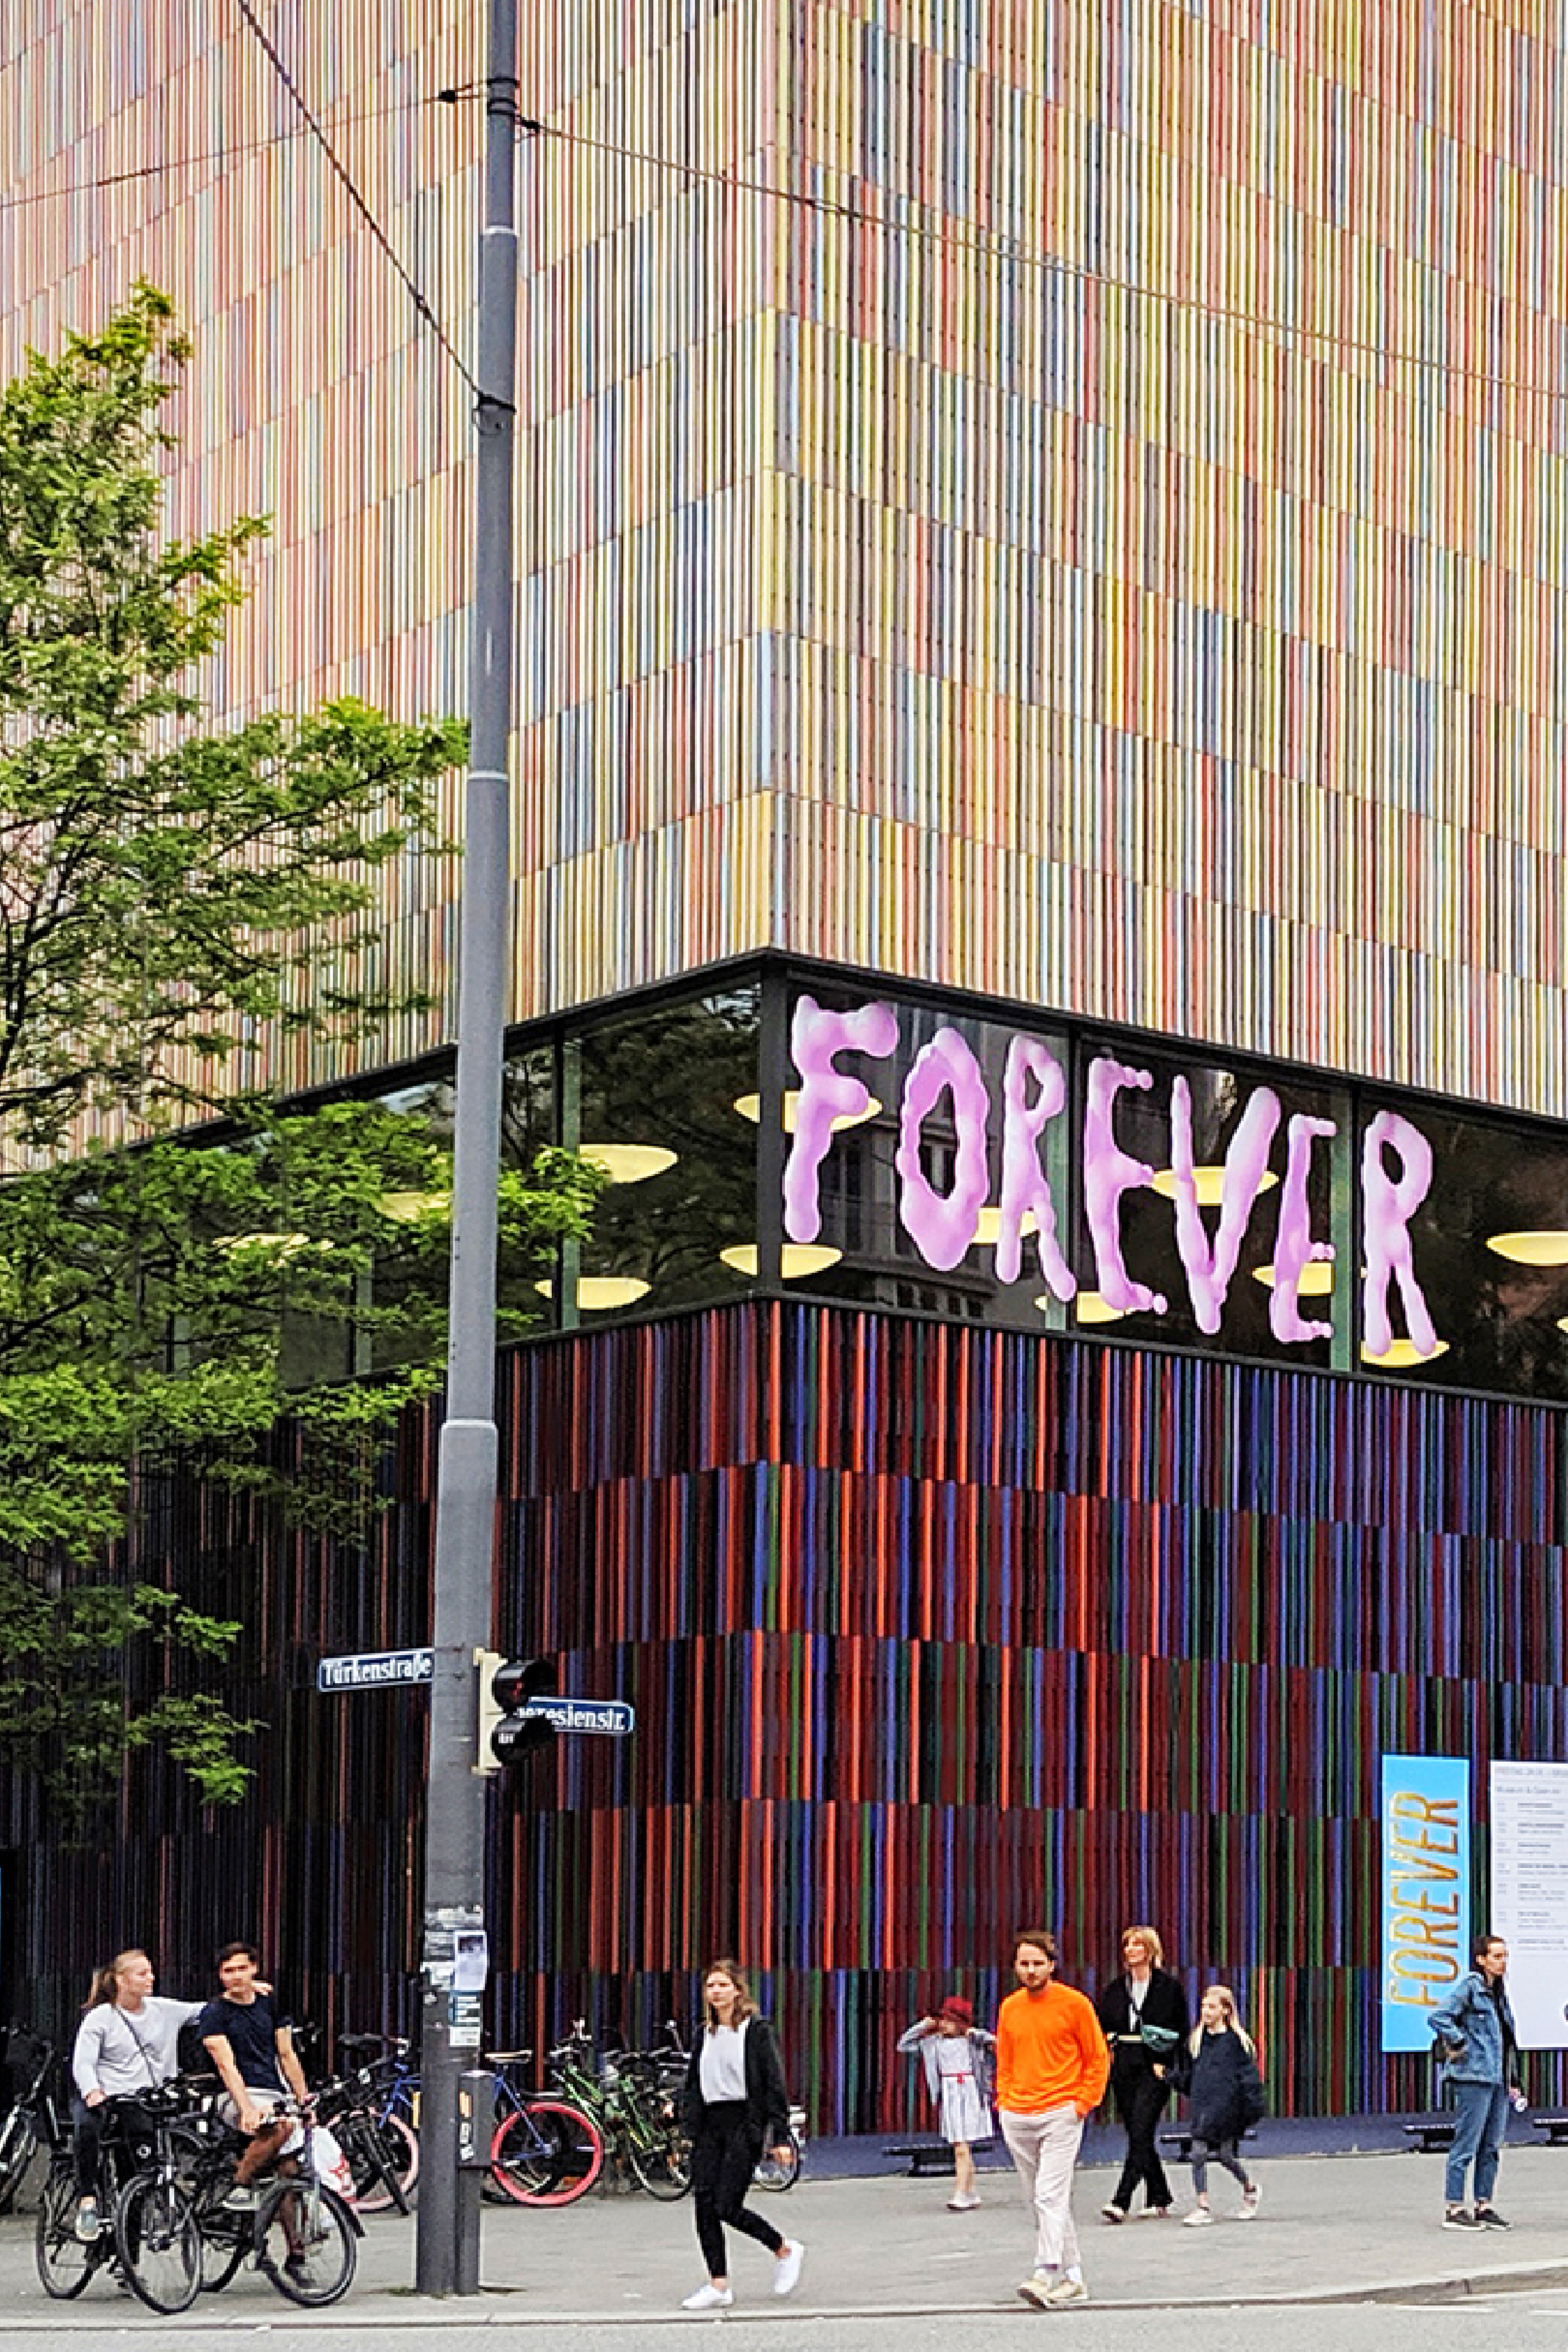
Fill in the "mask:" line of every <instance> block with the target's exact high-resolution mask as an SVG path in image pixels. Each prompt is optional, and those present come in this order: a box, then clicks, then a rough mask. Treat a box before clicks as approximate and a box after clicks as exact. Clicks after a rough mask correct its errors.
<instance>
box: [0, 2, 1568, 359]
mask: <svg viewBox="0 0 1568 2352" xmlns="http://www.w3.org/2000/svg"><path fill="white" fill-rule="evenodd" d="M235 5H237V7H238V8H239V10H240V12H241V14H242V15H243V16H244V17H245V18H246V21H247V24H248V25H249V26H250V27H251V28H252V30H253V31H254V32H255V34H256V37H257V38H258V40H259V41H260V42H261V44H262V47H264V48H265V50H266V51H267V54H268V58H270V59H271V61H272V63H273V65H274V67H275V68H276V69H277V71H278V72H279V76H280V78H281V79H282V80H283V82H284V84H285V87H286V88H287V89H289V94H290V96H292V97H293V99H294V100H295V103H296V104H297V105H298V106H299V108H300V112H301V114H302V115H303V116H304V118H305V129H304V130H303V131H279V132H275V133H273V134H272V135H271V136H269V137H268V138H266V139H257V140H252V141H250V142H243V143H236V144H234V145H231V146H228V147H225V148H221V149H213V150H208V151H207V152H205V153H201V154H196V155H184V156H168V157H165V158H164V159H163V160H162V161H161V162H159V163H144V164H141V165H138V166H137V167H136V168H135V169H133V170H131V171H127V172H110V173H104V174H102V175H101V176H100V177H99V178H96V179H90V180H73V181H70V182H68V184H66V185H65V186H64V187H59V188H42V189H38V190H37V191H35V192H34V193H32V194H28V195H23V196H0V212H8V211H12V210H16V209H17V208H19V207H21V206H23V205H42V204H52V203H57V202H61V201H63V200H64V199H65V198H67V197H68V196H75V195H80V194H86V193H89V192H90V191H92V190H94V189H100V188H112V187H120V186H123V185H125V184H129V183H133V182H135V181H138V180H146V179H156V178H160V177H162V176H163V175H165V174H168V173H174V172H182V171H190V170H195V168H196V167H197V166H198V165H200V164H202V163H218V162H223V161H226V160H227V159H228V158H229V157H232V156H234V155H238V154H253V153H259V152H262V151H263V150H265V149H267V148H269V147H277V146H281V145H283V144H284V143H285V142H288V141H289V140H290V139H294V138H299V137H304V136H313V137H314V138H315V139H316V141H317V142H318V143H319V145H320V146H321V152H322V153H323V154H324V155H325V156H326V158H327V161H328V163H330V165H331V169H332V171H333V172H334V173H336V175H337V177H338V178H339V179H340V180H341V181H342V184H343V186H344V188H345V189H346V191H347V192H348V194H349V195H350V197H351V199H352V200H353V205H354V206H355V208H356V210H357V211H358V212H359V214H360V215H361V217H362V218H363V220H364V222H365V223H366V225H367V226H368V227H369V228H370V230H371V233H372V235H373V236H374V238H375V240H376V243H377V245H378V246H379V247H381V250H382V252H383V253H384V255H385V257H386V259H387V260H388V262H389V263H390V264H391V266H392V268H394V269H395V272H396V274H397V276H398V278H399V280H400V281H401V283H402V284H403V285H404V286H405V288H406V289H407V290H408V293H409V295H410V298H411V299H412V300H413V302H414V304H415V307H416V310H417V311H418V313H419V315H420V317H421V319H422V320H424V322H425V323H426V325H427V326H428V327H429V329H430V331H431V332H432V333H433V334H434V335H435V336H436V338H437V341H438V342H439V343H440V345H441V347H442V349H443V351H445V352H446V353H447V357H448V358H449V359H450V360H451V361H452V363H453V365H454V366H455V367H456V368H457V369H458V373H459V374H460V375H461V376H462V378H463V381H464V383H466V384H467V385H468V389H469V390H470V392H472V393H473V394H474V395H475V397H476V398H478V397H479V386H478V384H477V383H476V382H475V380H474V378H473V376H472V374H471V373H469V371H468V367H467V366H466V365H465V364H464V362H463V361H462V359H461V358H460V356H459V355H458V352H457V351H456V350H455V348H454V347H453V344H452V342H451V340H450V338H449V337H448V336H447V332H446V331H445V329H444V328H443V327H442V325H441V323H440V321H439V320H438V319H437V317H436V315H435V313H434V311H433V310H431V308H430V305H429V303H428V301H427V300H426V297H425V295H424V294H423V292H422V291H421V290H420V289H419V287H418V286H417V284H416V281H415V280H414V278H412V277H411V276H410V275H409V273H408V271H407V269H406V268H405V267H404V265H403V262H402V260H401V259H400V258H399V257H398V254H397V252H396V249H395V247H394V246H393V244H392V242H391V240H390V239H389V238H388V236H387V235H386V232H385V230H384V228H383V227H382V226H381V224H380V222H379V221H378V220H377V219H376V217H375V215H374V213H373V212H372V210H371V208H370V206H369V205H367V204H366V202H365V200H364V198H363V195H362V194H360V191H359V189H358V187H357V186H356V185H355V184H354V181H353V177H352V176H351V174H350V173H348V171H347V170H346V168H345V167H344V165H343V164H342V163H341V162H340V161H339V159H338V157H337V155H336V154H335V153H334V152H333V150H332V148H331V143H330V142H329V141H328V139H327V137H326V135H325V131H324V128H323V126H322V125H321V123H320V122H319V121H317V119H316V117H315V116H314V115H313V114H312V113H311V111H310V106H309V105H308V103H307V102H306V100H305V99H304V98H303V97H302V95H301V94H300V90H299V89H298V87H297V86H296V84H295V83H294V81H293V79H292V78H291V77H290V76H289V71H288V68H287V67H286V65H285V64H284V63H283V61H282V59H281V58H279V55H278V52H277V50H276V49H275V48H274V47H273V46H272V43H271V42H270V40H269V39H268V36H267V34H266V32H265V31H264V30H263V29H262V28H261V26H259V25H258V22H257V19H256V17H255V15H254V13H253V11H252V10H251V8H250V6H249V5H248V0H235ZM482 95H483V89H482V85H480V84H479V83H472V82H469V83H463V84H461V85H458V86H457V87H454V88H450V89H441V90H437V92H435V93H434V95H433V96H432V97H430V98H428V99H413V100H401V101H399V102H398V103H397V104H396V105H394V106H386V107H372V108H368V109H366V110H365V111H364V112H363V113H361V114H354V115H348V116H345V117H344V118H343V119H342V121H341V122H339V123H334V124H333V125H332V126H331V127H332V128H333V129H334V130H337V129H342V128H346V127H348V126H350V125H352V124H354V123H359V122H370V121H381V120H384V119H386V118H388V117H390V116H393V115H396V114H405V113H412V112H415V111H416V110H417V109H419V108H420V107H422V106H436V105H444V106H456V105H457V104H458V102H459V101H460V100H463V99H467V98H479V97H482ZM518 131H519V134H520V136H522V137H526V138H531V139H538V140H541V141H542V140H555V141H557V142H560V143H561V144H562V145H563V146H571V147H578V148H582V149H584V150H586V151H588V152H592V153H595V154H600V155H613V156H616V157H617V158H618V159H619V160H620V161H622V162H623V163H635V164H637V165H638V166H639V167H640V168H642V169H644V170H647V171H653V172H667V173H670V174H672V175H673V176H674V177H676V178H678V179H680V180H682V181H685V182H688V183H689V182H691V181H701V182H702V183H704V184H706V185H709V186H711V187H719V188H731V189H733V190H734V191H735V192H736V193H737V194H742V195H752V196H757V197H759V198H762V199H763V200H765V201H767V202H769V203H773V204H779V205H786V206H791V207H793V208H794V209H795V210H796V211H800V212H810V213H816V214H817V215H820V216H821V217H822V218H824V219H826V220H838V221H844V222H847V223H848V224H850V225H851V226H856V227H863V228H868V229H872V230H874V231H875V232H876V233H877V234H878V235H879V236H885V237H889V238H895V237H909V238H911V239H913V240H915V241H916V242H918V243H921V244H923V245H927V246H930V247H933V248H934V249H936V250H938V251H942V252H947V253H954V254H961V253H962V254H969V255H972V256H973V257H977V258H979V259H981V260H984V261H992V262H1003V263H1012V264H1014V265H1016V266H1017V267H1018V268H1027V269H1037V270H1039V271H1041V272H1042V273H1043V274H1047V275H1050V276H1055V277H1058V278H1068V279H1071V280H1072V281H1073V282H1074V283H1075V284H1079V285H1084V286H1098V287H1104V288H1106V289H1109V290H1110V291H1111V292H1116V293H1121V294H1126V295H1128V296H1130V297H1131V298H1132V299H1135V300H1138V301H1143V302H1152V303H1156V304H1158V305H1159V306H1161V307H1162V308H1163V309H1164V310H1173V311H1181V312H1184V313H1186V314H1187V315H1189V316H1191V317H1194V318H1200V319H1208V320H1213V321H1214V322H1215V324H1216V325H1220V326H1232V327H1235V328H1236V329H1237V330H1238V331H1241V332H1243V333H1246V334H1249V335H1255V336H1258V337H1264V336H1267V337H1269V338H1271V339H1273V340H1274V341H1278V342H1279V343H1282V344H1287V345H1288V344H1290V343H1292V342H1301V343H1310V344H1311V345H1313V346H1314V347H1315V348H1316V349H1317V350H1318V351H1320V352H1324V353H1328V354H1333V353H1336V352H1339V353H1343V354H1345V355H1346V356H1347V357H1348V358H1356V359H1361V360H1366V361H1371V362H1373V363H1375V364H1376V365H1377V366H1379V367H1408V368H1415V369H1419V370H1421V371H1422V372H1423V373H1426V374H1427V375H1431V376H1439V377H1444V378H1446V379H1447V380H1448V381H1450V382H1453V383H1471V384H1477V385H1480V386H1484V387H1486V388H1488V389H1490V390H1492V391H1496V392H1510V393H1518V394H1522V395H1524V396H1525V397H1527V398H1530V399H1532V400H1542V401H1550V402H1561V401H1563V400H1565V399H1568V384H1546V383H1534V382H1532V381H1531V380H1530V379H1529V378H1527V377H1521V376H1510V375H1503V374H1500V373H1498V372H1497V371H1496V370H1495V369H1490V368H1477V367H1465V366H1463V365H1461V364H1459V363H1458V362H1455V361H1453V360H1446V359H1438V358H1435V357H1433V356H1431V355H1430V354H1428V353H1426V352H1409V351H1401V350H1399V349H1397V348H1394V347H1392V346H1389V345H1386V344H1383V343H1373V342H1369V341H1366V340H1365V339H1364V338H1361V337H1357V336H1354V335H1346V334H1342V333H1340V332H1337V331H1335V330H1334V329H1332V328H1327V327H1312V326H1308V325H1306V324H1304V323H1302V322H1300V321H1295V320H1288V319H1276V318H1270V317H1268V315H1267V314H1266V313H1264V312H1262V311H1258V310H1244V309H1242V308H1241V307H1240V306H1239V305H1237V304H1228V303H1215V302H1205V301H1203V300H1201V299H1198V298H1197V297H1195V296H1194V295H1190V294H1181V293H1177V292H1175V291H1173V289H1169V288H1165V287H1159V286H1146V285H1142V284H1141V283H1140V282H1139V281H1138V280H1137V279H1136V278H1119V277H1117V276H1116V275H1114V273H1112V272H1110V271H1108V270H1103V269H1091V268H1088V267H1087V266H1086V265H1085V264H1084V263H1082V262H1077V261H1069V260H1067V259H1066V258H1064V257H1062V256H1061V255H1059V254H1049V253H1040V252H1037V251H1036V250H1035V249H1034V248H1033V247H1029V246H1026V245H1025V244H1024V243H1023V241H1022V240H1021V239H1020V238H1017V237H1013V236H1005V235H1002V234H999V233H994V234H988V233H986V232H984V231H963V230H953V229H950V228H942V227H935V226H927V225H926V224H925V223H923V222H920V221H899V220H890V219H889V218H888V217H886V215H882V214H879V213H874V212H868V211H866V210H865V209H864V208H863V207H862V206H859V205H850V204H844V203H840V202H838V201H837V200H836V199H835V198H833V197H830V196H818V195H812V194H808V193H806V192H805V191H804V190H801V189H796V188H784V187H780V186H778V185H776V184H774V183H773V182H772V181H767V180H751V179H746V178H744V177H742V174H740V173H735V172H723V171H717V170H715V169H713V168H712V167H711V166H710V165H705V164H700V163H687V162H684V161H682V160H681V158H680V157H679V156H674V155H659V154H654V153H651V152H647V151H644V150H641V149H638V148H635V147H627V146H624V145H622V144H621V143H619V142H616V141H614V140H608V139H595V138H592V137H590V136H589V134H588V133H587V132H586V131H567V130H563V129H561V128H558V127H557V126H555V125H553V124H551V123H546V122H542V121H538V120H537V119H535V118H534V117H532V116H528V115H524V116H521V117H520V118H519V121H518ZM910 201H915V200H913V199H910ZM1347 372H1348V371H1347Z"/></svg>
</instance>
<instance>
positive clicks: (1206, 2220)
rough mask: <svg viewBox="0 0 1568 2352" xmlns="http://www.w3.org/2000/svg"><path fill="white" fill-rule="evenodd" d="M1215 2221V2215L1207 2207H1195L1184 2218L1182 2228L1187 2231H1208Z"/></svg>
mask: <svg viewBox="0 0 1568 2352" xmlns="http://www.w3.org/2000/svg"><path fill="white" fill-rule="evenodd" d="M1213 2220H1214V2215H1213V2214H1212V2213H1211V2212H1210V2211H1209V2209H1208V2207H1207V2206H1206V2205H1194V2207H1193V2210H1192V2211H1191V2212H1190V2213H1188V2214H1187V2215H1186V2216H1185V2217H1184V2221H1183V2224H1182V2226H1183V2228H1184V2229H1186V2230H1206V2229H1207V2228H1208V2226H1209V2224H1210V2222H1211V2221H1213Z"/></svg>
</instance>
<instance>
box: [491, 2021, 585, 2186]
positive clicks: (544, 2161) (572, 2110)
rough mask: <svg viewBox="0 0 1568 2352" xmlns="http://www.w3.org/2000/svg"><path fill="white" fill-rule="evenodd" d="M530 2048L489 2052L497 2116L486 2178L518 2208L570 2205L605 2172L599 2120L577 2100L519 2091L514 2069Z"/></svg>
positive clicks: (518, 2066)
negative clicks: (518, 2206)
mask: <svg viewBox="0 0 1568 2352" xmlns="http://www.w3.org/2000/svg"><path fill="white" fill-rule="evenodd" d="M532 2055H533V2053H532V2051H531V2050H492V2051H489V2052H488V2053H486V2057H485V2064H486V2065H487V2066H489V2068H490V2069H491V2070H492V2075H493V2080H494V2093H493V2096H494V2105H495V2113H496V2116H497V2119H498V2120H497V2123H496V2126H495V2133H494V2137H493V2138H492V2139H491V2142H490V2179H491V2180H492V2181H493V2183H494V2184H495V2187H496V2189H499V2190H500V2192H501V2193H502V2194H503V2195H504V2196H506V2197H508V2198H510V2200H512V2201H513V2203H515V2204H518V2205H573V2204H575V2202H576V2200H577V2199H578V2198H579V2197H585V2196H586V2195H587V2193H588V2191H589V2189H592V2188H593V2186H594V2184H595V2181H596V2180H597V2179H598V2178H599V2176H600V2174H601V2173H602V2172H603V2170H604V2168H605V2139H604V2134H603V2131H602V2130H601V2128H600V2126H599V2122H598V2118H597V2117H596V2116H594V2115H592V2114H590V2113H589V2111H588V2110H587V2108H586V2107H585V2106H584V2105H583V2103H582V2101H581V2100H573V2099H569V2098H566V2097H562V2096H554V2095H552V2094H551V2093H549V2092H541V2091H530V2090H526V2089H524V2088H523V2087H522V2086H521V2084H520V2083H519V2082H518V2080H517V2074H518V2070H519V2069H520V2068H521V2067H522V2066H524V2065H526V2064H527V2063H528V2061H529V2060H530V2059H531V2057H532Z"/></svg>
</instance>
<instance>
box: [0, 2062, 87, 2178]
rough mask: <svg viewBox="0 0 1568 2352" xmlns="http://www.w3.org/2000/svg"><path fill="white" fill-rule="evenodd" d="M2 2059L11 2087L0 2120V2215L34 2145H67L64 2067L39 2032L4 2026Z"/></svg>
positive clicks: (68, 2128)
mask: <svg viewBox="0 0 1568 2352" xmlns="http://www.w3.org/2000/svg"><path fill="white" fill-rule="evenodd" d="M4 2063H5V2071H6V2073H7V2074H9V2075H10V2077H11V2081H12V2085H13V2093H12V2100H11V2105H10V2108H9V2110H8V2111H7V2114H6V2116H5V2121H4V2123H0V2213H8V2212H9V2211H10V2210H11V2208H12V2206H13V2205H14V2204H15V2202H16V2192H17V2190H18V2189H20V2188H21V2186H22V2183H23V2181H24V2180H25V2179H26V2177H27V2168H28V2167H29V2166H30V2165H31V2163H32V2161H33V2158H34V2157H35V2155H36V2154H37V2150H38V2148H39V2147H47V2148H49V2149H51V2150H53V2149H55V2148H57V2147H66V2146H68V2144H69V2137H70V2113H69V2103H68V2095H67V2091H66V2083H65V2070H64V2067H63V2066H62V2065H61V2063H60V2062H59V2059H58V2055H57V2053H56V2051H55V2047H54V2044H53V2043H52V2042H46V2041H45V2039H44V2037H43V2035H42V2034H41V2033H35V2032H34V2031H33V2029H32V2027H31V2026H30V2025H8V2026H7V2027H6V2029H5V2062H4Z"/></svg>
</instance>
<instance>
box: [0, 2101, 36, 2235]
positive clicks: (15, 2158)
mask: <svg viewBox="0 0 1568 2352" xmlns="http://www.w3.org/2000/svg"><path fill="white" fill-rule="evenodd" d="M37 2145H38V2123H37V2116H35V2115H34V2114H33V2112H32V2109H31V2108H30V2107H13V2108H12V2110H11V2112H10V2114H9V2115H8V2116H6V2118H5V2122H4V2123H3V2124H0V2213H8V2212H9V2211H10V2210H11V2207H12V2204H13V2202H14V2200H15V2199H16V2191H17V2189H20V2187H21V2186H22V2183H23V2181H24V2180H25V2179H26V2175H27V2167H28V2166H29V2165H30V2164H31V2162H32V2161H33V2150H34V2149H35V2148H36V2147H37Z"/></svg>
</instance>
